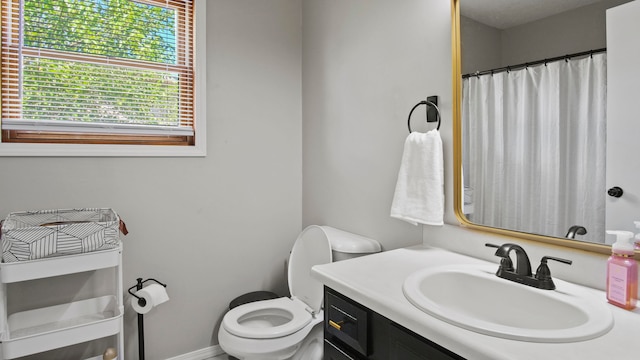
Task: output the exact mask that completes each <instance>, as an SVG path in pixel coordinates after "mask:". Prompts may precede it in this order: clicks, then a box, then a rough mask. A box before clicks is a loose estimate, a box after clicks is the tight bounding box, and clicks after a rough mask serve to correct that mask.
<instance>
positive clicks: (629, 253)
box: [607, 230, 638, 310]
mask: <svg viewBox="0 0 640 360" xmlns="http://www.w3.org/2000/svg"><path fill="white" fill-rule="evenodd" d="M607 234H612V235H616V237H617V240H616V242H615V243H614V244H613V245H612V246H611V257H609V260H608V261H607V300H608V301H609V302H610V303H611V304H613V305H616V306H619V307H621V308H623V309H627V310H631V309H634V308H635V307H636V302H637V298H638V263H637V262H636V261H635V260H634V259H633V250H634V245H633V242H632V239H633V233H632V232H630V231H609V230H607Z"/></svg>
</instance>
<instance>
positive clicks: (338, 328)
mask: <svg viewBox="0 0 640 360" xmlns="http://www.w3.org/2000/svg"><path fill="white" fill-rule="evenodd" d="M342 324H344V321H338V322H335V321H333V320H329V325H331V327H333V328H336V329H337V330H340V329H342Z"/></svg>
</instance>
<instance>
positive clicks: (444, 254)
mask: <svg viewBox="0 0 640 360" xmlns="http://www.w3.org/2000/svg"><path fill="white" fill-rule="evenodd" d="M533 261H534V260H533V259H532V262H533ZM458 266H459V267H460V268H464V267H469V266H472V267H475V266H478V267H485V268H486V267H487V266H490V267H492V268H493V267H495V269H497V268H498V264H497V263H495V264H494V263H490V262H487V261H484V260H480V259H476V258H472V257H468V256H464V255H460V254H456V253H453V252H450V251H446V250H442V249H437V248H430V247H426V246H416V247H411V248H403V249H396V250H392V251H387V252H383V253H379V254H374V255H369V256H364V257H360V258H356V259H351V260H347V261H340V262H334V263H330V264H325V265H318V266H314V267H313V269H312V275H313V277H314V278H316V279H317V280H319V281H321V282H322V283H323V284H325V359H331V360H343V359H470V360H471V359H472V360H501V359H504V360H507V359H509V360H511V359H518V360H528V359H530V360H538V359H541V358H548V359H563V360H571V359H575V360H578V359H580V360H589V359H592V360H600V359H605V358H617V359H636V358H637V356H638V354H640V342H638V341H637V329H638V328H640V310H639V309H636V310H634V311H625V310H622V309H619V308H617V307H615V306H612V305H609V304H607V303H606V297H605V294H604V292H603V291H599V290H595V289H591V288H586V287H582V286H578V285H575V284H570V283H566V282H563V281H562V280H558V281H557V285H558V286H557V289H556V290H538V289H535V291H556V292H558V293H559V295H561V296H564V295H565V294H564V292H565V290H566V291H569V290H571V289H578V290H579V291H580V292H579V293H580V294H583V295H584V296H585V297H588V298H589V299H590V300H594V301H595V302H596V303H597V305H599V306H601V309H603V312H604V313H606V314H609V312H610V315H611V316H612V318H613V326H612V327H610V328H607V329H606V331H605V332H604V334H602V335H600V334H599V335H597V336H595V337H593V338H590V339H587V340H580V341H567V340H561V339H558V340H555V339H548V340H546V341H540V340H537V341H524V340H514V339H509V338H505V337H500V336H493V335H487V334H485V333H482V332H478V331H472V330H469V329H466V328H464V327H462V326H457V325H454V324H452V323H451V322H449V321H445V320H442V319H440V318H438V317H435V316H432V315H430V314H428V313H426V312H425V311H423V310H421V309H419V308H418V307H417V306H415V305H414V304H412V303H411V302H410V301H409V300H408V299H407V297H406V296H405V293H404V291H403V284H404V283H405V280H406V279H407V278H408V277H409V276H410V275H412V274H415V273H417V272H420V271H423V270H425V269H428V268H434V269H435V268H439V267H458ZM551 271H552V272H553V267H552V269H551ZM576 271H577V270H576ZM499 280H501V281H502V280H503V279H499ZM504 281H507V280H504ZM512 286H526V285H522V284H517V283H513V285H512ZM517 289H519V288H517ZM433 291H434V292H438V291H439V289H438V288H435V289H433ZM467 296H469V297H470V298H475V297H477V296H478V294H477V293H476V294H473V293H468V294H467ZM576 300H580V299H576ZM504 301H505V302H508V301H509V299H508V298H507V299H504ZM527 310H528V308H525V309H523V311H524V312H527ZM529 310H530V309H529ZM515 317H517V315H516V316H515ZM330 321H331V322H330Z"/></svg>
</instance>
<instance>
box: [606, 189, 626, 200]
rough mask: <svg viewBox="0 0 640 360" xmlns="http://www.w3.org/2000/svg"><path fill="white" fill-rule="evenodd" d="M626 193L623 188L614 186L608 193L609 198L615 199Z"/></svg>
mask: <svg viewBox="0 0 640 360" xmlns="http://www.w3.org/2000/svg"><path fill="white" fill-rule="evenodd" d="M623 193H624V191H622V188H620V187H619V186H614V187H612V188H611V189H609V191H607V194H609V196H613V197H617V198H619V197H621V196H622V194H623Z"/></svg>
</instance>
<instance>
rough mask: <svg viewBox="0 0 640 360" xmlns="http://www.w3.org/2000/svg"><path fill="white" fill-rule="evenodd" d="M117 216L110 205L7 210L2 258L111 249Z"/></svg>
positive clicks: (116, 240)
mask: <svg viewBox="0 0 640 360" xmlns="http://www.w3.org/2000/svg"><path fill="white" fill-rule="evenodd" d="M119 224H120V219H119V217H118V215H117V214H116V213H115V211H113V210H112V209H100V208H88V209H59V210H39V211H23V212H14V213H10V214H9V215H8V216H7V218H6V219H5V220H4V221H3V222H2V237H1V239H0V241H1V242H2V261H3V262H5V263H8V262H16V261H27V260H36V259H42V258H47V257H54V256H64V255H73V254H82V253H87V252H93V251H100V250H106V249H113V248H115V247H118V246H119V245H120V233H119V231H118V230H119Z"/></svg>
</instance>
